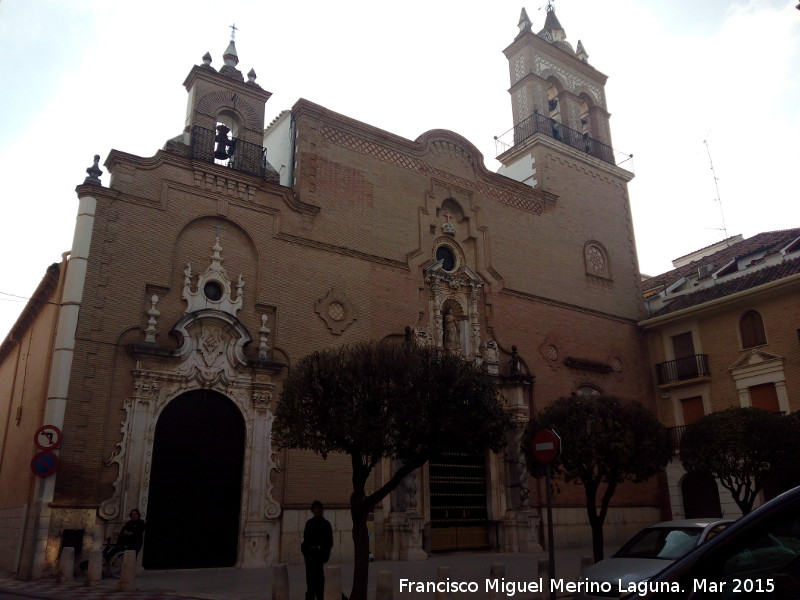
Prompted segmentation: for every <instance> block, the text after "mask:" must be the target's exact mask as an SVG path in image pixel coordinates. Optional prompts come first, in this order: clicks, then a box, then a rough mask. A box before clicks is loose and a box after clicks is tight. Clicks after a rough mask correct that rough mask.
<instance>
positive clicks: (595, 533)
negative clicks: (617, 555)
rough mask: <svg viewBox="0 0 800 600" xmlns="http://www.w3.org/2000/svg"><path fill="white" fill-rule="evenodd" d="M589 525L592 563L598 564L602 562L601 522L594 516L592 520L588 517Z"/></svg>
mask: <svg viewBox="0 0 800 600" xmlns="http://www.w3.org/2000/svg"><path fill="white" fill-rule="evenodd" d="M589 524H590V525H591V527H592V556H593V557H594V562H595V563H598V562H600V561H601V560H603V556H604V553H603V522H602V521H601V520H600V519H599V518H598V517H597V516H596V515H595V517H594V518H592V516H591V515H589Z"/></svg>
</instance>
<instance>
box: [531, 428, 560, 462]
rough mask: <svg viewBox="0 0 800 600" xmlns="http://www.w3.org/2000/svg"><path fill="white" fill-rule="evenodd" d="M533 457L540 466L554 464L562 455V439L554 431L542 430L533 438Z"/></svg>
mask: <svg viewBox="0 0 800 600" xmlns="http://www.w3.org/2000/svg"><path fill="white" fill-rule="evenodd" d="M532 446H533V456H534V457H535V458H536V460H537V461H539V463H540V464H543V465H546V464H549V463H551V462H553V461H554V460H555V459H556V458H557V457H558V455H559V454H560V453H561V438H560V437H558V434H557V433H556V432H555V431H553V430H552V429H540V430H539V431H538V432H537V433H536V435H535V436H533V444H532Z"/></svg>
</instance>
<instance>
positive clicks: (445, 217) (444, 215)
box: [442, 209, 453, 223]
mask: <svg viewBox="0 0 800 600" xmlns="http://www.w3.org/2000/svg"><path fill="white" fill-rule="evenodd" d="M442 216H443V217H444V220H445V221H446V222H447V223H449V222H450V219H451V218H452V217H453V215H451V214H450V211H449V210H447V209H445V211H444V212H443V213H442Z"/></svg>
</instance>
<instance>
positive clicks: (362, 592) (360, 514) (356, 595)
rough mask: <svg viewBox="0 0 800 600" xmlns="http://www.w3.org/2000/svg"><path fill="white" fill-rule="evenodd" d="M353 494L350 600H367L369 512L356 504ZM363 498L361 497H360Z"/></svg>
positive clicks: (351, 509) (351, 505)
mask: <svg viewBox="0 0 800 600" xmlns="http://www.w3.org/2000/svg"><path fill="white" fill-rule="evenodd" d="M355 496H356V494H355V493H354V494H353V497H351V502H350V514H351V516H352V517H353V590H352V591H351V592H350V600H367V584H368V582H369V531H368V530H367V515H368V514H369V510H368V509H367V508H366V507H365V506H364V502H363V501H361V502H357V501H356V498H355ZM362 498H363V495H362Z"/></svg>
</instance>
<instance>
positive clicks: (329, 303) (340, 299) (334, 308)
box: [314, 288, 356, 335]
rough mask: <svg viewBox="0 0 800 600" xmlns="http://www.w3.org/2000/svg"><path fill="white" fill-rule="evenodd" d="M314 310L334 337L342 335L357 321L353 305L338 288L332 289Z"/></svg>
mask: <svg viewBox="0 0 800 600" xmlns="http://www.w3.org/2000/svg"><path fill="white" fill-rule="evenodd" d="M314 310H315V312H316V313H317V314H318V315H319V316H320V318H321V319H322V320H323V321H325V325H327V326H328V329H330V330H331V333H333V334H334V335H341V333H342V332H343V331H344V330H345V329H347V328H348V327H349V326H350V325H351V324H352V323H353V321H355V320H356V315H355V311H354V310H353V307H352V305H351V304H350V302H349V301H348V300H347V298H346V297H345V295H344V294H343V293H342V292H341V291H340V290H338V289H337V288H332V289H331V291H329V292H328V293H327V295H326V296H325V297H324V298H320V299H319V300H317V302H316V304H314Z"/></svg>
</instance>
